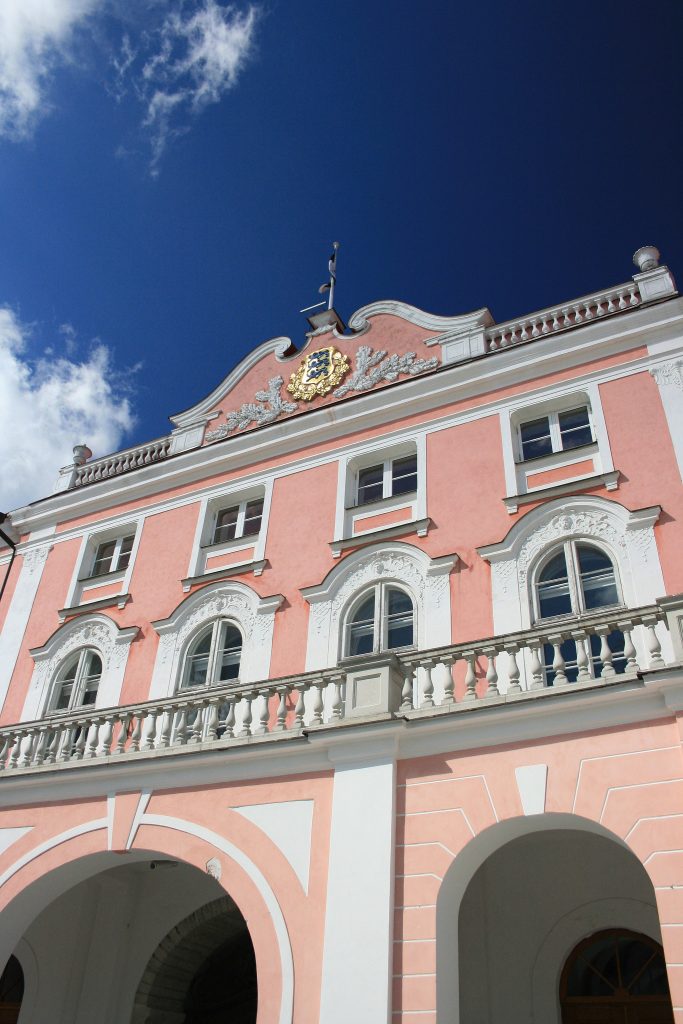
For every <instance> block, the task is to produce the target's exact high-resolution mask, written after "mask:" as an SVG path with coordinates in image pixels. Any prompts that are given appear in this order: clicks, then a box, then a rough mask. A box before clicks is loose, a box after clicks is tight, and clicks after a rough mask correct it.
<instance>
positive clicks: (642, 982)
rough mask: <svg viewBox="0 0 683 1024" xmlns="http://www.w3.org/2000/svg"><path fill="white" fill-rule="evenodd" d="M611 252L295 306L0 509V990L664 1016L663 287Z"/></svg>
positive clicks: (675, 783) (677, 869)
mask: <svg viewBox="0 0 683 1024" xmlns="http://www.w3.org/2000/svg"><path fill="white" fill-rule="evenodd" d="M635 259H636V264H637V267H638V271H637V273H636V274H635V275H634V276H633V278H631V279H629V280H628V281H627V283H625V284H623V285H619V286H616V287H614V288H609V289H606V290H603V291H599V292H596V293H594V294H592V295H589V296H583V297H581V298H579V299H575V300H572V301H569V302H566V303H563V304H561V305H558V306H557V307H553V308H551V309H546V310H542V311H540V312H538V313H534V314H531V315H529V316H525V317H522V318H520V319H519V320H516V321H511V322H507V323H503V324H496V323H495V322H494V321H493V318H492V316H491V314H490V313H489V311H488V310H487V309H481V310H477V311H475V312H473V313H468V314H465V315H456V316H452V317H439V316H433V315H431V314H428V313H424V312H422V311H420V310H418V309H415V308H413V307H411V306H408V305H405V304H403V303H401V302H394V301H386V302H377V303H374V304H372V305H369V306H366V307H364V308H362V309H360V310H359V311H358V312H357V313H355V314H354V315H353V317H351V319H350V321H349V324H348V327H345V326H344V325H343V324H342V323H341V321H340V320H339V318H338V317H337V315H336V314H335V312H334V310H331V311H329V312H328V313H324V314H320V315H319V316H318V317H317V318H316V317H314V318H313V322H312V324H311V331H310V332H309V334H308V335H307V339H306V343H305V344H304V345H303V346H302V347H301V348H298V349H297V348H295V347H294V346H293V345H292V343H291V342H290V341H289V339H286V338H276V339H273V340H271V341H268V342H266V343H264V344H262V345H261V346H259V347H258V348H256V349H255V350H254V351H253V352H252V353H250V355H248V356H247V357H246V358H245V359H244V360H243V361H242V362H241V363H240V364H239V365H238V366H237V367H236V368H235V369H233V370H232V371H231V372H230V373H229V374H228V376H227V377H225V379H224V380H223V381H222V382H221V383H220V384H218V386H217V387H216V388H215V390H214V391H213V392H212V393H211V394H210V395H208V397H207V398H205V399H204V400H203V401H201V402H199V403H198V404H197V405H195V406H194V407H192V408H191V409H188V410H186V411H185V412H182V413H180V414H177V415H175V416H173V417H172V424H173V429H172V431H171V433H170V434H169V435H168V437H164V438H161V439H159V440H157V441H154V442H151V443H150V444H146V445H141V446H139V447H138V448H134V449H130V450H128V451H124V452H120V453H117V454H115V455H113V456H109V457H105V458H97V459H93V458H91V453H90V452H89V451H88V449H87V448H86V447H85V446H84V445H81V446H78V447H77V448H76V449H75V450H74V453H75V457H74V464H73V465H71V466H68V467H65V468H64V469H63V470H62V471H61V473H60V475H59V480H58V483H57V487H56V490H55V492H54V493H53V494H52V495H51V496H49V497H46V498H44V499H42V500H40V501H37V502H35V503H33V504H31V505H29V506H26V507H25V508H21V509H18V510H15V511H13V512H12V513H11V514H10V515H8V516H7V517H6V518H5V519H4V521H3V522H2V523H0V530H1V531H2V534H3V535H4V538H5V542H4V544H3V546H2V547H0V571H1V572H2V574H3V576H5V577H6V586H5V590H4V594H3V596H2V600H1V601H0V707H1V709H2V710H1V714H0V796H1V799H0V907H1V908H2V917H1V918H0V921H1V922H2V927H1V928H0V965H4V964H7V968H6V969H5V973H4V975H3V980H2V982H0V1020H2V1021H4V1020H7V1021H10V1020H11V1021H14V1020H19V1021H20V1022H21V1024H27V1022H40V1024H47V1022H50V1024H57V1022H64V1024H66V1022H69V1024H73V1022H79V1024H80V1022H82V1024H86V1022H87V1024H93V1022H102V1024H124V1022H125V1024H128V1022H132V1024H162V1022H178V1024H181V1022H188V1024H191V1022H195V1021H196V1022H199V1021H203V1022H214V1021H229V1022H231V1024H255V1022H257V1024H292V1022H295V1024H346V1022H348V1021H351V1020H353V1021H355V1022H359V1024H379V1022H382V1024H389V1022H391V1024H437V1022H438V1024H503V1022H506V1024H522V1022H535V1024H560V1022H564V1024H567V1022H574V1021H584V1022H589V1024H591V1022H594V1021H595V1022H602V1021H610V1022H611V1021H614V1022H616V1021H619V1022H623V1021H629V1022H636V1021H637V1022H643V1024H645V1022H652V1024H657V1022H660V1021H672V1020H675V1021H679V1022H683V747H682V743H683V734H682V731H681V730H682V723H681V718H680V716H681V714H682V712H683V525H682V524H683V486H682V474H683V300H682V299H680V298H679V297H678V293H677V291H676V286H675V283H674V280H673V278H672V275H671V274H670V272H669V271H668V269H667V268H666V267H665V266H660V265H659V254H658V253H657V250H656V249H654V248H653V247H646V248H644V249H642V250H639V251H638V253H637V254H636V257H635ZM86 440H87V439H86ZM3 1014H5V1016H2V1015H3Z"/></svg>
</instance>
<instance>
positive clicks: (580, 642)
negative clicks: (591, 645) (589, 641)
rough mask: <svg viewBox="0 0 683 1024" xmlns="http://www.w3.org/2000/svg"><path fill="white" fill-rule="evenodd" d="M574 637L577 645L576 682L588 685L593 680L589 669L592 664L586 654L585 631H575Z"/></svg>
mask: <svg viewBox="0 0 683 1024" xmlns="http://www.w3.org/2000/svg"><path fill="white" fill-rule="evenodd" d="M572 637H573V639H574V641H575V643H576V667H577V669H578V675H577V677H576V681H577V683H587V682H588V681H589V680H590V679H591V674H590V671H589V667H588V666H589V664H590V662H589V660H588V654H587V653H586V640H585V634H584V632H583V630H575V631H574V632H573V633H572Z"/></svg>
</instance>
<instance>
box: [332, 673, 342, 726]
mask: <svg viewBox="0 0 683 1024" xmlns="http://www.w3.org/2000/svg"><path fill="white" fill-rule="evenodd" d="M329 678H330V681H331V683H332V706H331V708H330V718H331V720H332V721H333V722H339V721H341V719H342V718H343V715H344V701H343V700H342V683H343V682H344V679H345V675H344V673H343V672H335V673H334V675H332V676H330V677H329Z"/></svg>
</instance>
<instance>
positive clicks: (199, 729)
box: [190, 700, 204, 743]
mask: <svg viewBox="0 0 683 1024" xmlns="http://www.w3.org/2000/svg"><path fill="white" fill-rule="evenodd" d="M193 710H194V713H195V714H194V721H193V722H192V733H191V735H190V743H201V742H202V734H203V732H204V702H203V701H201V700H198V701H195V702H194V705H193Z"/></svg>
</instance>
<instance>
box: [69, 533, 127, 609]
mask: <svg viewBox="0 0 683 1024" xmlns="http://www.w3.org/2000/svg"><path fill="white" fill-rule="evenodd" d="M142 524H143V518H142V516H140V517H137V518H135V519H130V518H126V519H122V520H121V521H117V522H116V523H115V524H114V525H112V526H109V527H108V528H107V529H105V530H98V531H97V532H96V533H85V534H84V535H83V538H82V540H81V548H80V551H79V553H78V558H77V559H76V564H75V566H74V571H73V574H72V577H71V582H70V584H69V589H68V591H67V595H66V600H65V602H64V606H65V608H72V607H79V606H87V605H89V604H91V603H94V602H96V601H98V600H99V599H100V597H99V596H98V590H99V589H100V588H101V587H107V590H108V591H109V588H110V587H111V584H112V583H120V586H119V587H118V589H117V590H116V592H115V593H114V594H110V593H107V595H106V599H107V600H108V601H110V603H112V604H113V603H115V602H116V599H117V596H119V595H121V596H123V595H126V594H127V593H128V590H129V588H130V580H131V577H132V575H133V569H134V567H135V560H136V558H137V553H138V548H139V546H140V538H141V535H142ZM130 536H132V537H133V538H134V539H133V547H132V548H131V552H130V558H129V559H128V565H127V566H126V567H125V568H124V569H119V568H116V569H111V570H110V571H109V572H107V573H102V575H100V576H92V575H91V573H92V570H93V568H94V565H95V557H96V555H97V551H98V549H99V547H100V545H101V544H106V543H107V542H108V541H112V540H113V541H116V542H117V547H116V551H115V558H116V559H117V560H118V558H119V555H120V550H121V544H122V542H123V540H124V538H125V537H130Z"/></svg>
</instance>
